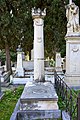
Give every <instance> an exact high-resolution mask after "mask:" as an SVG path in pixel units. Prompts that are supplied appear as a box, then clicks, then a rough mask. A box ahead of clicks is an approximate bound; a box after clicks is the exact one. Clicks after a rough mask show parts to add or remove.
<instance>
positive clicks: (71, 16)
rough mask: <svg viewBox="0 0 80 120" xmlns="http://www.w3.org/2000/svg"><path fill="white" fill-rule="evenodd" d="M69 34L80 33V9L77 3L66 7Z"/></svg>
mask: <svg viewBox="0 0 80 120" xmlns="http://www.w3.org/2000/svg"><path fill="white" fill-rule="evenodd" d="M66 17H67V22H68V23H67V33H72V32H79V7H78V6H76V5H75V3H73V2H72V3H71V4H68V5H67V6H66Z"/></svg>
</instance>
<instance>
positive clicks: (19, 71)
mask: <svg viewBox="0 0 80 120" xmlns="http://www.w3.org/2000/svg"><path fill="white" fill-rule="evenodd" d="M16 72H17V76H19V77H20V76H22V77H23V76H24V70H23V69H21V68H20V69H17V70H16Z"/></svg>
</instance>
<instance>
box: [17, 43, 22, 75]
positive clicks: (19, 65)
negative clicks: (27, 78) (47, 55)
mask: <svg viewBox="0 0 80 120" xmlns="http://www.w3.org/2000/svg"><path fill="white" fill-rule="evenodd" d="M22 53H23V52H22V48H21V47H20V45H19V46H18V49H17V68H16V72H17V73H18V76H24V69H23V61H22Z"/></svg>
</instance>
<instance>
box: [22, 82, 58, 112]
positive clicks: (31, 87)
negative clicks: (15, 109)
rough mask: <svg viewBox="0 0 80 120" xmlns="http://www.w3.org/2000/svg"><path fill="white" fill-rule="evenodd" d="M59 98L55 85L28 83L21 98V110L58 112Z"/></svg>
mask: <svg viewBox="0 0 80 120" xmlns="http://www.w3.org/2000/svg"><path fill="white" fill-rule="evenodd" d="M57 101H58V96H57V94H56V92H55V89H54V86H53V84H51V83H50V82H45V83H31V82H29V83H27V84H26V86H25V88H24V91H23V93H22V95H21V98H20V102H21V105H20V109H21V110H36V109H37V110H55V109H57V110H58V105H57Z"/></svg>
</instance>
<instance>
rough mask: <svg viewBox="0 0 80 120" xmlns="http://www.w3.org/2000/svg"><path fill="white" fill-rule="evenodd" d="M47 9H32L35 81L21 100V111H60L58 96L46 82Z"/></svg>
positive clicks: (25, 90)
mask: <svg viewBox="0 0 80 120" xmlns="http://www.w3.org/2000/svg"><path fill="white" fill-rule="evenodd" d="M45 16H46V9H44V10H43V11H41V10H40V9H39V8H38V9H37V10H36V9H35V8H33V9H32V17H33V21H34V80H33V81H32V82H28V83H27V84H26V86H25V88H24V91H23V93H22V95H21V98H20V103H21V105H20V109H21V110H30V111H31V110H58V105H57V101H58V96H57V94H56V92H55V89H54V86H53V84H52V83H51V82H45V77H44V76H45V75H44V37H43V26H44V20H43V18H44V17H45Z"/></svg>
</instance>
